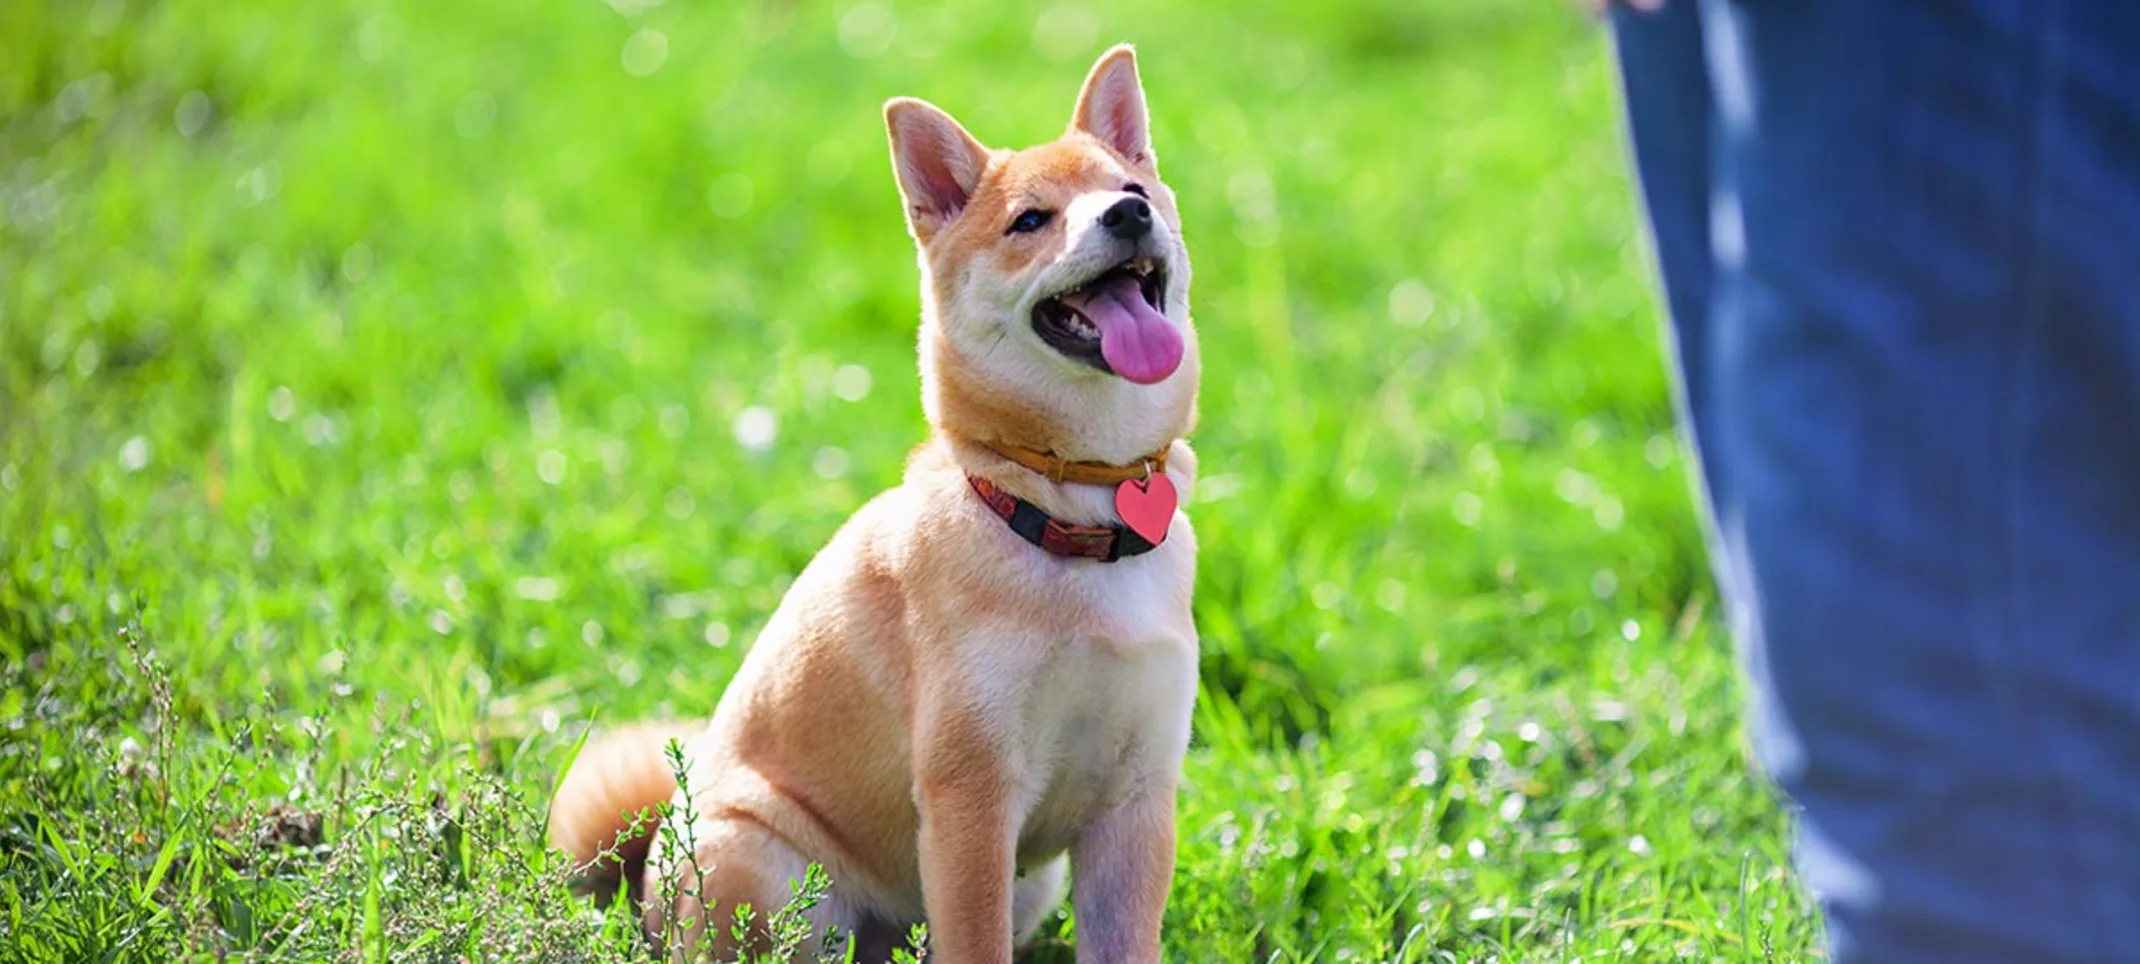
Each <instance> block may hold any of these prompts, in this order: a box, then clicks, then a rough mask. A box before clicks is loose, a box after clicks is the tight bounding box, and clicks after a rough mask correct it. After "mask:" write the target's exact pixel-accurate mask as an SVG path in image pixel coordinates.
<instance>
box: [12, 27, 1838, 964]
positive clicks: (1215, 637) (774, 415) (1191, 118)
mask: <svg viewBox="0 0 2140 964" xmlns="http://www.w3.org/2000/svg"><path fill="white" fill-rule="evenodd" d="M0 36H4V37H6V38H7V39H6V41H5V47H6V50H5V53H4V55H0V279H4V284H0V957H4V958H19V959H25V960H70V961H73V960H142V961H162V960H171V959H174V958H194V957H205V958H214V957H222V956H231V957H237V958H245V959H362V960H374V959H387V958H394V959H408V960H455V959H458V958H461V957H464V956H465V957H466V958H468V959H473V960H526V959H558V960H569V959H583V958H595V959H600V958H622V957H629V956H630V955H632V954H635V953H638V951H637V950H636V947H637V945H636V944H635V941H636V935H635V934H634V933H633V928H632V925H631V924H630V923H629V922H627V921H624V920H623V919H622V918H621V917H620V916H605V915H603V914H601V913H599V912H597V911H595V910H593V909H592V908H591V907H589V906H588V905H586V904H584V903H582V902H579V901H576V900H575V899H574V898H573V897H572V896H571V895H570V894H569V893H568V892H567V890H566V888H565V883H564V882H565V868H564V867H563V866H562V864H563V861H562V859H561V858H560V857H558V856H556V855H551V854H547V853H545V852H544V850H543V848H542V846H541V840H540V834H539V828H540V826H541V822H542V813H543V807H544V805H545V801H546V798H547V796H548V793H549V790H550V787H551V786H552V783H553V781H554V780H555V778H556V776H557V774H558V772H559V770H560V768H561V767H562V766H563V765H564V763H565V762H566V761H567V759H568V758H569V757H570V755H571V754H572V753H573V751H574V748H575V746H576V745H577V742H578V739H579V734H580V733H581V732H582V731H583V730H584V728H585V727H586V725H587V724H588V723H589V722H590V721H594V722H609V721H620V720H627V719H633V718H640V717H651V716H673V715H696V714H703V713H706V712H708V711H709V710H710V709H711V708H712V706H713V705H714V702H715V701H716V699H717V698H718V697H719V694H720V691H721V686H722V683H723V682H724V681H725V679H726V678H727V677H728V675H729V674H730V672H731V671H732V670H733V669H734V667H735V666H736V663H737V661H738V659H739V657H740V656H741V654H742V652H743V651H744V650H745V649H746V647H747V646H748V645H749V643H750V640H751V638H752V635H753V633H754V632H755V631H756V629H757V627H758V626H759V625H760V624H761V623H762V621H763V620H764V619H765V617H766V615H767V614H768V613H769V612H770V611H771V609H772V608H773V606H774V605H775V603H776V602H777V601H778V599H779V597H780V594H781V591H782V589H783V588H784V587H785V586H786V585H787V583H788V580H789V579H790V578H791V577H792V575H793V574H794V573H795V572H796V571H797V570H798V569H799V568H800V567H801V565H802V564H803V563H804V562H805V561H806V560H807V559H808V558H809V557H810V555H811V554H812V553H813V552H814V551H815V550H816V549H817V548H818V547H819V545H821V544H822V543H823V542H824V540H825V539H826V538H827V537H828V536H829V535H830V534H831V532H832V531H833V529H834V528H835V527H836V526H837V525H838V524H839V522H840V521H841V520H842V519H843V518H844V517H845V516H846V515H847V514H848V513H849V512H851V511H852V510H853V509H854V508H856V507H857V506H858V505H860V503H861V502H862V501H863V500H864V499H865V498H867V497H868V496H869V495H870V494H872V493H873V492H875V491H877V490H879V489H881V488H883V487H885V486H887V485H889V484H891V483H892V482H893V481H894V480H895V479H896V478H897V476H898V473H899V467H900V461H901V458H902V456H903V454H904V453H905V452H906V451H907V450H908V449H909V448H910V447H911V446H913V445H914V444H915V443H916V442H917V441H918V440H919V439H920V438H921V435H922V432H923V424H922V420H921V415H920V411H919V404H918V401H917V389H916V376H915V373H914V368H913V363H912V351H913V331H914V324H915V322H914V318H915V313H916V310H917V305H916V295H915V290H914V288H915V278H914V269H913V259H912V253H911V249H910V247H909V242H908V240H907V238H906V237H905V235H904V233H903V229H902V227H901V223H900V218H899V211H898V202H897V200H896V195H895V193H894V189H893V186H892V182H891V177H890V172H889V165H888V163H887V160H886V151H885V147H884V144H883V132H882V128H881V122H880V120H879V117H878V105H879V103H880V102H881V101H882V100H883V99H885V98H886V97H889V96H892V95H896V94H914V95H919V96H924V97H927V98H930V99H931V100H934V101H935V102H937V103H939V104H941V105H943V106H945V107H946V108H947V109H949V110H951V111H952V112H953V113H954V114H956V115H958V116H959V117H960V118H961V119H962V120H964V121H965V122H966V123H967V125H968V126H969V127H970V128H971V129H972V130H973V131H975V132H976V133H977V134H978V135H979V136H980V137H982V138H983V139H984V140H987V141H989V142H991V143H997V144H1023V143H1029V142H1034V141H1038V140H1042V139H1045V138H1048V137H1051V136H1053V135H1054V134H1055V133H1056V132H1057V131H1058V130H1059V129H1060V128H1061V126H1062V124H1063V123H1064V122H1065V121H1066V120H1067V118H1068V114H1069V110H1070V105H1071V98H1072V96H1073V94H1074V92H1075V89H1076V84H1077V82H1078V80H1079V79H1080V78H1081V77H1082V76H1083V71H1084V68H1085V67H1086V66H1087V65H1088V64H1089V63H1090V60H1091V58H1092V57H1093V56H1095V55H1096V54H1097V53H1098V52H1099V51H1100V50H1101V49H1102V48H1103V47H1104V46H1105V45H1106V44H1107V43H1109V42H1113V41H1115V40H1119V39H1129V40H1134V41H1136V42H1138V43H1139V44H1140V45H1141V52H1142V60H1143V69H1144V75H1145V82H1146V85H1147V88H1148V90H1149V92H1150V96H1151V99H1152V102H1153V109H1154V112H1155V138H1156V145H1157V147H1158V150H1159V154H1160V157H1161V160H1162V164H1163V165H1164V169H1165V171H1166V174H1167V175H1168V178H1169V180H1170V182H1172V183H1173V184H1174V185H1175V186H1176V188H1177V190H1178V191H1179V193H1180V197H1181V200H1182V206H1183V209H1184V212H1185V218H1186V219H1187V227H1188V230H1189V232H1190V240H1191V244H1192V247H1193V250H1194V252H1195V255H1196V258H1197V288H1196V294H1195V303H1196V309H1197V320H1198V323H1199V325H1200V328H1201V331H1202V333H1203V344H1204V350H1205V353H1206V356H1205V357H1206V364H1205V370H1206V373H1207V376H1206V378H1205V381H1204V385H1203V402H1202V412H1203V421H1202V424H1201V426H1200V427H1199V429H1198V430H1197V432H1196V435H1195V437H1194V438H1195V442H1196V444H1197V446H1198V449H1199V451H1200V452H1201V454H1202V460H1203V463H1204V466H1205V469H1204V471H1205V473H1206V479H1205V481H1204V483H1203V484H1202V485H1200V486H1199V489H1198V496H1199V501H1198V502H1197V503H1196V504H1194V505H1193V506H1191V507H1190V509H1191V512H1192V514H1193V515H1194V517H1195V519H1196V525H1197V530H1198V535H1199V541H1200V542H1201V543H1202V545H1203V547H1204V550H1203V558H1202V568H1201V582H1200V584H1199V586H1198V595H1197V605H1196V612H1197V618H1198V622H1199V625H1200V627H1201V632H1202V636H1203V660H1202V679H1203V683H1204V691H1203V693H1202V697H1201V699H1200V701H1199V704H1198V708H1197V715H1196V724H1195V743H1194V746H1193V748H1192V750H1191V752H1190V755H1189V759H1188V764H1187V774H1186V784H1185V787H1184V789H1183V792H1182V796H1181V810H1180V867H1179V871H1178V873H1177V875H1176V877H1175V882H1174V891H1173V899H1172V902H1171V903H1170V905H1169V908H1168V912H1167V918H1166V934H1167V937H1166V940H1167V948H1168V950H1167V954H1168V959H1169V960H1172V961H1183V962H1221V961H1223V962H1232V961H1254V962H1263V961H1405V962H1425V961H1473V960H1535V961H1561V960H1575V959H1578V958H1582V959H1608V960H1668V959H1697V960H1771V959H1774V960H1795V959H1802V958H1805V957H1808V956H1813V955H1815V954H1816V951H1815V950H1814V949H1813V948H1814V947H1815V946H1816V944H1817V937H1818V934H1817V928H1816V925H1815V924H1814V922H1813V919H1812V914H1811V911H1810V908H1809V905H1808V902H1807V901H1806V900H1805V898H1803V897H1802V896H1801V894H1800V891H1799V890H1798V888H1797V885H1796V884H1795V882H1794V881H1793V879H1792V878H1791V876H1790V874H1789V871H1788V869H1787V853H1788V851H1787V843H1786V841H1787V823H1786V816H1785V814H1784V812H1783V810H1782V808H1781V807H1780V806H1779V805H1778V803H1777V802H1776V800H1775V799H1774V798H1773V796H1772V794H1771V793H1770V792H1769V790H1768V789H1767V788H1766V786H1765V785H1764V784H1763V783H1762V782H1761V781H1760V780H1759V779H1758V778H1757V777H1756V776H1754V775H1752V774H1751V773H1750V770H1749V766H1748V763H1747V760H1746V758H1745V754H1744V752H1743V750H1742V737H1741V729H1740V724H1739V712H1738V706H1739V698H1740V697H1739V693H1738V683H1737V677H1736V674H1735V671H1734V668H1733V664H1732V660H1731V655H1730V647H1729V643H1728V640H1727V639H1726V638H1725V635H1724V633H1723V631H1722V628H1721V625H1720V622H1719V620H1718V618H1717V617H1716V615H1715V613H1716V610H1717V607H1716V605H1715V601H1714V590H1713V588H1712V587H1711V584H1710V583H1709V581H1708V577H1707V575H1706V570H1705V563H1704V560H1703V554H1702V544H1701V538H1700V531H1699V528H1698V526H1697V525H1696V522H1695V515H1694V512H1693V509H1692V507H1691V505H1690V500H1689V497H1688V493H1687V487H1686V477H1687V468H1686V465H1685V461H1684V460H1685V458H1686V456H1685V453H1684V452H1683V451H1682V449H1681V447H1680V446H1679V445H1678V444H1677V442H1676V441H1675V437H1674V435H1673V434H1672V417H1671V408H1670V403H1669V382H1668V381H1667V378H1666V375H1665V369H1664V367H1663V364H1662V360H1661V355H1660V346H1659V343H1658V335H1657V332H1658V324H1657V309H1656V307H1655V302H1654V299H1653V298H1652V296H1651V294H1650V292H1649V284H1648V276H1647V270H1646V266H1645V262H1644V260H1643V257H1642V254H1641V249H1640V245H1639V241H1638V237H1639V236H1638V234H1637V233H1636V231H1635V225H1636V223H1637V221H1636V213H1637V212H1636V211H1635V209H1634V207H1633V204H1632V200H1631V194H1630V190H1629V185H1628V183H1627V178H1626V173H1625V170H1624V162H1623V157H1622V153H1621V150H1620V147H1619V142H1618V137H1617V128H1616V123H1615V119H1614V107H1613V93H1614V91H1613V85H1612V82H1611V75H1610V71H1609V67H1608V62H1607V53H1606V50H1605V46H1604V44H1603V42H1602V39H1601V38H1600V36H1599V35H1598V33H1597V31H1596V29H1595V27H1594V26H1593V25H1592V24H1590V23H1588V22H1586V21H1585V20H1584V19H1583V18H1582V17H1580V16H1579V15H1578V14H1576V13H1574V12H1572V11H1571V10H1569V9H1564V6H1563V5H1562V4H1557V3H1546V2H1527V3H1516V2H1511V0H1445V2H1437V3H1405V2H1396V0H1380V2H1367V3H1360V4H1352V5H1342V6H1323V5H1309V4H1278V3H1269V4H1257V5H1251V6H1247V7H1242V6H1238V5H1217V4H1214V5H1210V6H1208V7H1204V8H1192V7H1187V6H1182V5H1176V4H1165V5H1158V4H1131V3H1125V2H1113V0H1109V2H1103V3H1094V4H1092V5H1089V6H1075V5H1063V6H1056V7H1053V8H1051V9H1048V10H1046V12H1043V13H1039V14H1037V15H1036V14H1035V13H1034V12H1032V11H1030V10H1026V9H1021V8H1018V7H1017V5H1010V4H997V3H987V2H982V0H944V2H941V3H936V4H933V5H925V4H918V3H917V4H905V3H901V4H897V5H893V6H889V7H887V6H881V5H878V4H876V3H869V2H863V3H849V2H842V3H837V4H830V5H820V4H791V3H780V2H766V3H756V4H743V3H732V4H686V3H668V4H663V3H661V0H609V2H608V4H607V5H605V4H604V3H598V2H594V0H570V2H552V3H542V4H527V3H521V2H509V0H461V2H455V3H452V4H444V3H438V2H433V0H381V2H376V3H362V4H357V3H347V2H333V0H330V2H322V3H309V4H268V3H259V2H253V0H242V2H241V0H79V2H77V0H12V2H9V3H6V4H0ZM1045 933H1047V934H1048V935H1049V939H1048V940H1047V941H1046V942H1044V943H1043V945H1042V946H1040V947H1039V948H1037V949H1036V950H1035V951H1033V952H1032V953H1030V954H1029V955H1028V960H1031V961H1049V962H1052V961H1067V960H1069V959H1070V953H1069V951H1068V947H1069V946H1070V944H1071V943H1072V942H1073V941H1074V934H1075V924H1074V922H1073V921H1072V920H1071V919H1070V916H1069V912H1068V910H1067V908H1066V909H1065V910H1064V912H1063V914H1062V916H1061V917H1060V918H1059V919H1058V921H1057V922H1056V923H1053V924H1050V925H1049V926H1048V928H1047V929H1046V931H1045Z"/></svg>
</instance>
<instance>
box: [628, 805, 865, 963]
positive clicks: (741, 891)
mask: <svg viewBox="0 0 2140 964" xmlns="http://www.w3.org/2000/svg"><path fill="white" fill-rule="evenodd" d="M688 839H689V841H690V842H691V843H693V844H695V845H696V846H695V848H694V849H693V850H692V852H691V853H690V855H689V856H688V857H687V856H685V855H684V854H683V853H681V850H682V848H681V847H672V846H669V842H668V841H664V842H663V843H662V844H661V845H657V846H656V847H655V853H654V855H653V856H652V857H651V858H650V859H649V860H648V861H647V867H646V896H645V911H644V916H643V918H642V920H643V922H644V924H645V925H646V932H647V936H648V938H650V939H651V940H653V941H654V945H655V947H656V949H657V952H659V951H661V950H664V949H665V950H666V951H667V954H668V956H669V959H671V960H676V961H685V960H698V959H701V956H702V955H703V954H704V953H705V952H706V951H707V950H709V949H710V950H711V951H712V953H713V958H714V960H722V961H726V960H734V959H735V958H736V957H737V956H738V955H739V954H740V953H742V952H746V951H747V952H749V953H751V954H763V953H766V952H768V951H769V950H770V949H771V947H772V938H773V935H772V933H771V931H770V930H769V929H768V927H767V923H768V921H769V920H770V918H771V917H772V915H773V914H774V913H775V912H777V911H779V910H780V909H781V908H783V907H785V906H787V905H788V903H789V901H790V900H792V899H793V898H794V896H795V888H796V887H797V886H799V885H800V884H801V882H802V879H803V875H804V873H805V872H806V871H807V869H808V867H809V865H810V861H809V860H808V859H807V858H805V857H804V856H803V855H802V854H801V853H799V852H797V851H796V850H795V848H794V847H793V846H792V845H790V844H789V843H788V842H787V841H786V840H783V839H781V838H780V836H778V835H777V834H775V833H773V832H772V831H771V830H768V829H766V827H765V825H764V824H761V823H759V822H757V821H756V820H753V819H750V818H748V817H742V816H736V817H729V818H725V819H700V820H697V821H694V822H693V823H692V825H691V828H690V831H689V837H688ZM677 842H678V843H682V841H681V840H679V841H677ZM745 904H748V905H749V906H750V909H751V920H750V923H749V925H748V926H747V927H742V928H740V930H741V933H740V934H738V930H739V927H738V925H737V923H736V909H737V908H738V907H740V906H742V905H745ZM803 917H804V919H805V920H808V921H809V922H810V924H811V927H812V929H813V931H814V934H813V936H812V937H811V938H809V939H808V940H807V941H805V942H804V944H803V945H802V947H801V948H799V950H800V951H802V952H803V953H805V954H814V953H816V951H817V942H818V940H819V939H820V938H822V937H823V936H824V935H825V933H826V932H827V930H828V929H829V928H835V927H836V928H838V929H839V931H840V933H841V934H843V935H844V934H850V933H853V932H854V931H855V930H856V929H857V928H858V927H860V926H861V925H862V924H864V923H865V922H866V920H867V918H866V917H865V916H864V915H862V914H860V913H857V912H856V910H855V908H854V906H853V905H852V903H851V902H848V901H844V900H841V899H840V898H839V897H838V895H837V894H835V895H832V896H828V897H826V898H825V899H822V900H820V901H819V902H818V903H817V904H816V906H814V907H812V908H810V909H809V910H807V911H805V912H804V914H803Z"/></svg>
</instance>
